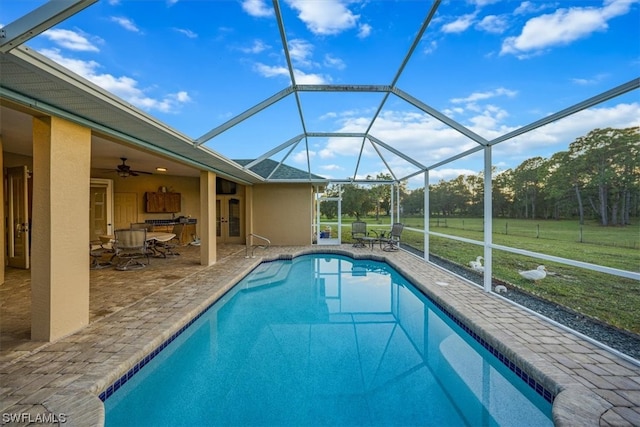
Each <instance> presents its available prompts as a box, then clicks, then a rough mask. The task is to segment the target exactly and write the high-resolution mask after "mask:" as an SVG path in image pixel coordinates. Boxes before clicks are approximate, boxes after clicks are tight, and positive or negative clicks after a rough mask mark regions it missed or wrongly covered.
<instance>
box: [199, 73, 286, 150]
mask: <svg viewBox="0 0 640 427" xmlns="http://www.w3.org/2000/svg"><path fill="white" fill-rule="evenodd" d="M292 92H293V87H292V86H289V87H288V88H286V89H283V90H281V91H280V92H278V93H276V94H275V95H272V96H270V97H269V98H267V99H265V100H264V101H262V102H260V103H258V104H256V105H254V106H253V107H251V108H249V109H248V110H246V111H245V112H244V113H241V114H238V115H237V116H235V117H234V118H232V119H230V120H228V121H226V122H225V123H223V124H221V125H220V126H218V127H216V128H214V129H212V130H210V131H209V132H207V133H205V134H204V135H202V136H201V137H200V138H198V139H196V140H195V141H194V144H195V145H196V146H197V145H202V144H204V143H205V142H207V141H209V140H210V139H212V138H214V137H216V136H217V135H220V134H221V133H222V132H225V131H227V130H228V129H230V128H232V127H234V126H235V125H237V124H238V123H241V122H243V121H245V120H247V119H248V118H249V117H251V116H253V115H254V114H256V113H259V112H260V111H262V110H264V109H265V108H267V107H269V106H270V105H273V104H275V103H276V102H278V101H280V100H281V99H282V98H284V97H286V96H287V95H289V94H291V93H292Z"/></svg>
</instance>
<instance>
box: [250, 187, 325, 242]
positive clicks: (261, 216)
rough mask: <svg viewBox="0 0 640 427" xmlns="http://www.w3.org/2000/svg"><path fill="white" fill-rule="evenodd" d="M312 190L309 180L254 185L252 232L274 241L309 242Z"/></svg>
mask: <svg viewBox="0 0 640 427" xmlns="http://www.w3.org/2000/svg"><path fill="white" fill-rule="evenodd" d="M312 190H313V187H312V186H311V185H310V184H257V185H254V186H253V187H252V196H253V197H252V198H251V199H252V200H251V202H252V203H251V205H252V215H251V219H252V224H250V225H249V229H250V232H253V233H256V234H259V235H261V236H264V237H266V238H268V239H269V240H270V241H271V244H272V245H278V246H283V245H310V244H311V238H312V236H311V218H312V216H311V214H312V212H311V208H312V200H313V199H312V198H313V191H312Z"/></svg>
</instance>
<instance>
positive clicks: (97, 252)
mask: <svg viewBox="0 0 640 427" xmlns="http://www.w3.org/2000/svg"><path fill="white" fill-rule="evenodd" d="M89 255H90V256H91V267H90V268H91V269H92V270H100V269H102V268H107V267H111V260H109V261H106V260H105V259H104V256H105V255H113V247H112V246H111V242H110V241H109V240H107V241H106V242H105V241H102V240H92V241H91V242H89Z"/></svg>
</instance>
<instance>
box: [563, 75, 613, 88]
mask: <svg viewBox="0 0 640 427" xmlns="http://www.w3.org/2000/svg"><path fill="white" fill-rule="evenodd" d="M606 78H607V75H606V74H598V75H596V76H594V77H591V78H578V77H576V78H573V79H571V81H572V82H573V83H575V84H577V85H580V86H589V85H595V84H598V83H600V82H601V81H603V80H604V79H606Z"/></svg>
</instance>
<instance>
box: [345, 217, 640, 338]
mask: <svg viewBox="0 0 640 427" xmlns="http://www.w3.org/2000/svg"><path fill="white" fill-rule="evenodd" d="M363 220H364V221H366V222H367V224H368V225H369V228H371V229H383V228H385V227H386V228H388V227H389V225H388V224H389V219H388V218H380V221H376V220H375V218H364V219H363ZM350 222H351V220H343V229H342V233H343V241H346V242H348V241H349V230H350V225H349V224H350ZM401 222H403V223H404V224H405V226H406V227H409V228H416V229H423V226H424V222H423V221H422V220H421V218H402V219H401ZM378 223H379V224H378ZM430 231H432V232H437V233H441V234H447V235H453V236H458V237H464V238H467V239H472V240H477V241H482V240H483V235H484V234H483V232H482V219H479V218H471V219H469V218H465V219H458V218H456V219H450V218H449V219H447V222H446V224H445V223H444V221H443V220H440V221H439V222H438V221H437V220H432V221H431V223H430ZM585 236H589V238H588V239H586V238H585ZM580 237H582V242H580ZM492 238H493V243H495V244H499V245H503V246H509V247H513V248H519V249H525V250H528V251H532V252H538V253H542V254H547V255H554V256H557V257H561V258H566V259H571V260H576V261H583V262H587V263H591V264H596V265H601V266H607V267H612V268H616V269H621V270H627V271H633V272H640V249H638V248H640V224H636V225H633V226H627V227H600V226H598V225H597V224H593V223H590V224H586V225H584V226H583V227H582V233H581V232H580V226H579V224H577V221H539V220H538V221H532V220H508V221H507V220H500V219H498V220H494V222H493V236H492ZM402 241H403V243H405V244H407V245H410V246H412V247H414V248H416V249H419V250H424V233H423V232H422V231H421V230H419V231H414V230H409V229H405V231H404V232H403V235H402ZM429 242H430V244H429V249H430V253H431V254H433V255H437V256H440V257H442V258H445V259H448V260H450V261H453V262H455V263H457V264H459V265H461V266H464V267H468V265H469V261H471V260H474V259H475V258H476V256H478V255H482V254H483V248H482V246H479V245H475V244H471V243H466V242H460V241H456V240H452V239H447V238H443V237H439V236H431V238H430V240H429ZM540 264H543V265H545V267H546V268H547V270H548V272H549V274H548V275H547V277H546V278H545V279H544V280H541V281H539V282H538V283H533V282H531V281H528V280H526V279H523V278H522V277H520V275H519V274H518V271H520V270H530V269H534V268H536V267H537V266H538V265H540ZM493 277H494V278H495V279H498V280H501V281H504V282H507V283H509V284H511V285H513V286H515V287H518V288H520V289H523V290H525V291H527V292H530V293H533V294H535V295H538V296H540V297H542V298H544V299H547V300H549V301H553V302H555V303H558V304H561V305H563V306H566V307H568V308H571V309H573V310H575V311H577V312H579V313H582V314H584V315H587V316H589V317H592V318H596V319H599V320H601V321H603V322H606V323H608V324H610V325H613V326H616V327H618V328H621V329H625V330H628V331H631V332H634V333H636V334H640V281H637V280H633V279H626V278H622V277H618V276H613V275H609V274H605V273H600V272H596V271H591V270H586V269H583V268H578V267H573V266H568V265H564V264H560V263H553V262H550V261H546V260H538V259H534V258H531V257H527V256H524V255H519V254H514V253H510V252H506V251H500V250H494V251H493Z"/></svg>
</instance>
